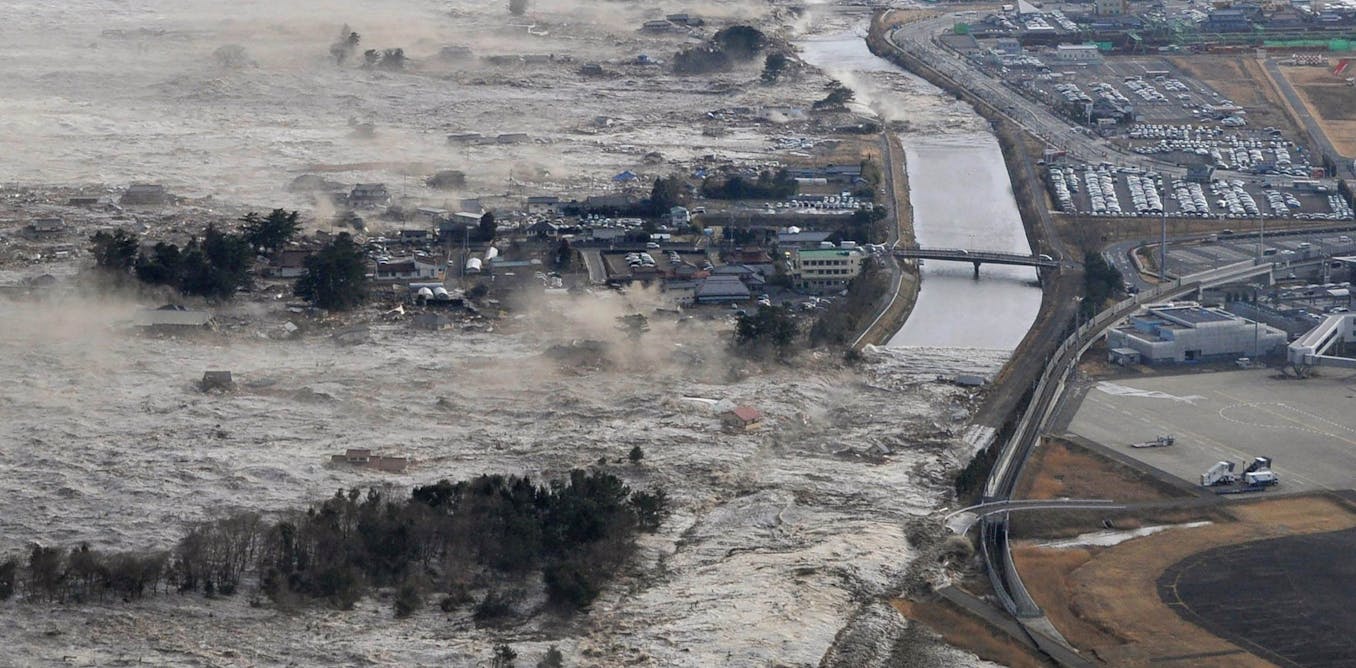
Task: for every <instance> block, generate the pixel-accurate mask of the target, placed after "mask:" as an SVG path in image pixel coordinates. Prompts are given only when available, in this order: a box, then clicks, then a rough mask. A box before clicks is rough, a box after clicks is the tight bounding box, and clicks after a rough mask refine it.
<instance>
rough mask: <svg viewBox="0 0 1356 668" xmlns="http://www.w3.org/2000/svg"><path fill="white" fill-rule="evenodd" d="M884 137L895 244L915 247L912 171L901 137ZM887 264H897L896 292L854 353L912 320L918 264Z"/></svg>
mask: <svg viewBox="0 0 1356 668" xmlns="http://www.w3.org/2000/svg"><path fill="white" fill-rule="evenodd" d="M883 134H884V140H883V143H884V144H885V148H886V151H885V162H886V163H887V169H888V170H889V171H888V172H887V175H888V176H887V188H888V190H889V193H887V195H888V196H889V197H890V198H891V199H892V200H893V202H894V207H893V211H892V212H891V213H892V214H893V215H894V217H895V222H896V228H897V231H896V239H897V241H895V243H896V244H897V245H899V246H912V245H913V244H914V243H915V239H914V232H913V205H912V204H911V203H910V199H909V171H908V170H907V169H906V168H905V163H904V147H903V146H902V145H901V143H900V141H899V135H897V134H895V133H893V132H890V131H888V130H887V131H886V132H884V133H883ZM887 261H888V262H893V263H895V268H894V269H893V271H892V273H893V275H894V280H893V282H892V284H893V288H894V289H893V290H892V292H891V294H890V295H889V297H888V301H886V302H885V305H884V306H883V307H882V310H881V311H880V313H879V315H877V316H876V319H875V320H874V321H873V322H872V323H871V324H870V325H868V326H867V328H866V330H865V331H863V332H862V334H861V336H859V337H858V338H857V340H856V341H855V342H854V343H853V344H852V347H853V349H855V350H861V349H862V348H863V347H865V346H866V345H867V344H870V345H881V344H884V343H885V342H886V341H888V340H889V339H890V336H891V335H892V334H894V333H895V332H896V331H898V330H899V328H900V327H901V326H902V325H903V324H904V321H905V320H908V319H909V314H910V313H911V312H913V305H914V303H915V302H917V301H918V289H919V285H920V284H921V281H920V280H919V276H918V265H917V264H914V263H912V262H905V261H903V260H897V259H894V258H891V259H889V260H887Z"/></svg>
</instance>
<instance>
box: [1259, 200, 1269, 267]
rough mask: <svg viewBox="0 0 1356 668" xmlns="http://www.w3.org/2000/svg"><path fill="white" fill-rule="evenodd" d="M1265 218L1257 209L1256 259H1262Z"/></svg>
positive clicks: (1265, 226)
mask: <svg viewBox="0 0 1356 668" xmlns="http://www.w3.org/2000/svg"><path fill="white" fill-rule="evenodd" d="M1266 234H1267V219H1266V216H1263V215H1262V213H1261V212H1260V211H1259V212H1258V213H1257V259H1258V260H1261V259H1262V253H1263V250H1262V249H1263V248H1264V247H1265V244H1266Z"/></svg>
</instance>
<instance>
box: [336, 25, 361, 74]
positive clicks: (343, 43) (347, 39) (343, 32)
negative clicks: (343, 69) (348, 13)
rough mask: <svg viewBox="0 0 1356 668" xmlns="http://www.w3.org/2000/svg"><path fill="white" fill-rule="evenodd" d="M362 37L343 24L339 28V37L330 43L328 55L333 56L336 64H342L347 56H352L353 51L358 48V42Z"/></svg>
mask: <svg viewBox="0 0 1356 668" xmlns="http://www.w3.org/2000/svg"><path fill="white" fill-rule="evenodd" d="M361 41H362V38H361V37H359V36H358V33H356V32H353V31H352V30H350V29H349V27H348V25H345V26H344V27H343V28H342V29H340V30H339V39H338V40H336V41H335V42H334V43H333V44H331V45H330V56H331V57H333V58H334V62H335V64H336V65H343V64H344V63H345V62H347V61H348V59H349V58H351V57H353V54H354V52H356V51H357V50H358V43H359V42H361Z"/></svg>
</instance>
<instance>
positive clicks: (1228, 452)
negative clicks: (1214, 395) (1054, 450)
mask: <svg viewBox="0 0 1356 668" xmlns="http://www.w3.org/2000/svg"><path fill="white" fill-rule="evenodd" d="M1218 394H1219V395H1221V396H1224V397H1225V398H1228V399H1232V400H1234V401H1236V402H1238V404H1244V403H1248V402H1244V401H1242V400H1241V398H1240V397H1235V396H1231V395H1229V394H1227V393H1224V392H1218ZM1084 401H1085V402H1086V401H1091V402H1092V403H1095V404H1098V406H1099V408H1101V409H1102V410H1103V411H1104V412H1105V413H1108V414H1116V415H1120V416H1123V417H1125V418H1127V419H1128V420H1130V421H1132V422H1133V423H1136V424H1147V425H1152V428H1153V429H1156V430H1158V431H1163V430H1164V429H1165V427H1169V425H1164V424H1163V422H1162V421H1161V420H1159V419H1158V418H1157V417H1156V416H1153V415H1146V414H1144V413H1136V412H1134V411H1130V410H1126V409H1125V408H1123V407H1122V405H1121V402H1115V401H1113V400H1111V399H1110V398H1108V397H1102V396H1097V395H1095V394H1092V393H1089V394H1088V395H1087V396H1086V398H1085V399H1084ZM1220 410H1221V411H1223V410H1224V409H1220ZM1220 417H1221V418H1224V419H1226V420H1228V421H1230V422H1235V423H1238V424H1243V425H1244V426H1248V427H1257V426H1268V427H1272V428H1276V429H1292V428H1294V427H1278V426H1275V425H1253V424H1248V423H1243V422H1241V421H1238V420H1233V419H1231V418H1226V417H1225V416H1224V415H1223V414H1222V413H1221V415H1220ZM1281 417H1283V416H1281ZM1089 424H1090V426H1093V427H1103V425H1101V424H1099V423H1098V422H1096V421H1091V422H1089ZM1104 428H1105V429H1106V430H1108V431H1109V432H1110V433H1118V432H1119V433H1124V432H1125V429H1116V428H1115V427H1111V426H1105V427H1104ZM1170 428H1171V430H1172V431H1175V432H1176V433H1177V434H1178V435H1180V437H1181V439H1180V440H1182V441H1184V442H1185V441H1188V440H1189V441H1194V442H1196V443H1199V444H1200V445H1201V448H1202V450H1203V451H1204V454H1214V455H1217V456H1219V459H1231V460H1239V459H1241V460H1242V461H1243V462H1244V463H1245V464H1246V463H1247V462H1248V461H1250V460H1251V458H1252V456H1253V455H1252V454H1250V453H1247V452H1244V451H1242V450H1238V449H1236V448H1233V447H1231V446H1229V445H1227V444H1226V443H1224V442H1222V441H1218V440H1216V439H1214V438H1211V437H1210V436H1207V435H1205V434H1201V433H1197V432H1195V431H1192V430H1190V429H1188V428H1186V427H1185V426H1183V425H1180V424H1173V425H1170ZM1295 429H1305V428H1303V427H1300V428H1295ZM1309 431H1312V430H1309ZM1075 433H1077V432H1075ZM1314 433H1316V434H1319V435H1322V436H1329V437H1332V435H1331V434H1326V433H1322V432H1314ZM1109 435H1110V434H1108V436H1109ZM1084 436H1086V437H1088V438H1091V439H1092V440H1093V441H1099V439H1097V438H1093V436H1091V435H1088V434H1084ZM1336 438H1339V439H1340V440H1347V439H1342V438H1341V437H1336ZM1118 441H1119V439H1115V438H1103V439H1101V440H1100V441H1099V442H1102V443H1106V444H1110V443H1114V442H1118ZM1140 454H1141V455H1149V456H1135V458H1136V459H1139V460H1140V461H1143V462H1145V463H1148V464H1150V465H1151V466H1158V467H1160V468H1162V463H1161V462H1160V463H1157V464H1155V462H1156V461H1159V460H1158V458H1156V457H1153V456H1151V454H1150V453H1140ZM1343 454H1346V455H1347V456H1348V457H1356V454H1351V453H1346V452H1345V451H1344V452H1343ZM1216 461H1218V460H1216ZM1210 463H1213V462H1210ZM1172 468H1175V465H1173V466H1172ZM1272 468H1273V470H1275V471H1276V473H1277V474H1278V475H1280V476H1281V477H1282V478H1283V479H1293V480H1296V481H1298V482H1301V483H1304V484H1307V485H1309V486H1310V487H1312V488H1314V489H1333V488H1332V487H1330V486H1328V485H1324V484H1320V483H1319V482H1318V481H1316V480H1314V479H1312V478H1309V477H1307V476H1304V475H1301V474H1299V473H1296V472H1295V471H1293V470H1291V469H1289V468H1284V467H1279V466H1276V467H1272ZM1164 470H1165V471H1167V472H1168V473H1169V474H1170V475H1174V476H1176V477H1178V478H1181V479H1183V480H1186V481H1187V482H1194V479H1192V478H1191V477H1190V476H1187V475H1182V474H1180V473H1176V472H1174V471H1173V470H1170V469H1164Z"/></svg>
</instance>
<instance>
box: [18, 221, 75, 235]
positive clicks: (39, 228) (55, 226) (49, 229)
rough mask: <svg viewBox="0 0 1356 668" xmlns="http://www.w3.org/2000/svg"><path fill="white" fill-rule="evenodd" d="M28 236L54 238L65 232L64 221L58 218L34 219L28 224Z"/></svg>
mask: <svg viewBox="0 0 1356 668" xmlns="http://www.w3.org/2000/svg"><path fill="white" fill-rule="evenodd" d="M27 231H28V234H29V235H30V236H35V237H54V236H57V235H59V234H61V233H62V232H65V231H66V221H64V220H62V219H60V218H34V219H33V222H31V223H29V224H28V227H27Z"/></svg>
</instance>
